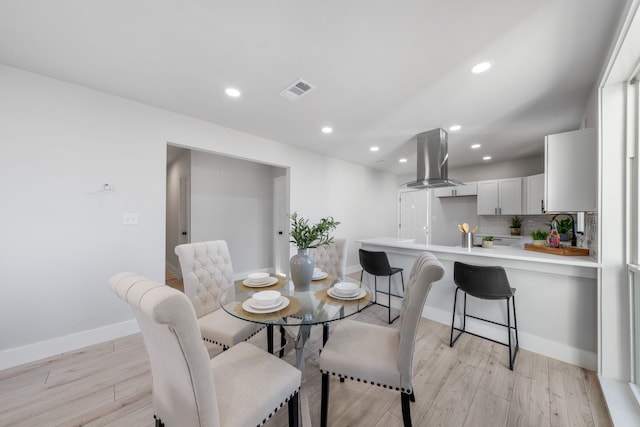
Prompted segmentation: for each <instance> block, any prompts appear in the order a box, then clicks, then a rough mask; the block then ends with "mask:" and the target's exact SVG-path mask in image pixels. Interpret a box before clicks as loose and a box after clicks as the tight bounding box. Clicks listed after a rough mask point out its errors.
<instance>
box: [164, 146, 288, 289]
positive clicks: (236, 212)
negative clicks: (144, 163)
mask: <svg viewBox="0 0 640 427" xmlns="http://www.w3.org/2000/svg"><path fill="white" fill-rule="evenodd" d="M166 167H167V174H166V178H167V183H166V191H167V194H166V234H165V240H166V242H165V246H166V248H165V250H166V255H165V262H166V269H167V272H170V273H171V274H173V275H174V276H176V277H177V278H181V277H182V274H181V271H180V264H179V260H178V257H177V255H175V252H174V249H175V247H176V246H177V245H179V244H183V243H190V242H201V241H208V240H225V241H226V242H227V245H228V246H229V252H230V255H231V261H232V265H233V271H234V279H238V278H242V277H245V276H246V274H248V273H250V272H252V271H256V270H263V271H269V272H271V273H281V274H287V272H288V269H286V271H282V268H283V267H282V266H285V267H284V268H286V266H287V265H288V258H287V259H286V262H285V261H283V260H282V258H283V257H284V256H285V255H284V254H288V253H289V242H288V240H289V238H288V237H289V233H288V227H286V228H285V225H286V224H288V212H289V186H288V176H289V174H288V168H285V167H280V166H276V165H269V164H264V163H260V162H255V161H252V160H247V159H239V158H235V157H231V156H226V155H224V154H218V153H212V152H206V151H201V150H195V149H190V148H184V147H179V146H175V145H171V144H167V164H166ZM285 221H286V222H285Z"/></svg>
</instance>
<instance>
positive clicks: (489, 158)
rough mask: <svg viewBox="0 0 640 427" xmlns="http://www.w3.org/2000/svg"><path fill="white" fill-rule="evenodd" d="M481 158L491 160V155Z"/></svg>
mask: <svg viewBox="0 0 640 427" xmlns="http://www.w3.org/2000/svg"><path fill="white" fill-rule="evenodd" d="M482 160H491V156H484V157H483V158H482Z"/></svg>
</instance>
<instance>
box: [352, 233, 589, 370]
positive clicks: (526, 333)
mask: <svg viewBox="0 0 640 427" xmlns="http://www.w3.org/2000/svg"><path fill="white" fill-rule="evenodd" d="M358 243H359V244H360V246H361V248H362V249H365V250H370V251H384V252H386V253H387V255H388V257H389V261H390V263H391V265H393V266H394V267H401V268H403V269H404V271H405V281H408V276H409V272H410V271H411V268H412V266H413V263H414V261H415V259H416V258H417V256H418V255H419V254H420V253H422V252H431V253H433V254H434V255H435V256H436V257H437V258H438V259H439V260H440V262H442V264H443V266H444V268H445V276H444V277H443V278H442V279H441V280H440V281H438V282H436V283H434V285H433V287H432V289H431V292H430V294H429V296H428V298H427V303H426V306H425V308H424V310H423V316H424V317H427V318H430V319H432V320H436V321H438V322H440V323H444V324H448V325H450V324H451V316H452V307H453V295H454V291H455V284H454V282H453V263H454V262H456V261H459V262H464V263H467V264H475V265H498V266H502V267H504V268H505V270H506V272H507V276H508V278H509V281H510V283H511V286H512V287H514V288H516V289H517V292H516V309H517V315H518V331H519V335H520V346H521V347H522V348H523V349H526V350H530V351H533V352H536V353H540V354H544V355H546V356H549V357H553V358H556V359H559V360H563V361H566V362H568V363H572V364H575V365H578V366H582V367H584V368H587V369H591V370H596V368H597V336H598V335H597V275H598V268H599V267H600V264H599V263H598V262H597V260H596V259H595V258H594V257H590V256H561V255H553V254H547V253H540V252H534V251H528V250H525V249H523V248H518V247H509V246H494V248H492V249H486V248H481V247H474V248H472V249H471V250H467V249H466V248H463V247H455V246H441V245H427V244H420V243H415V242H414V241H410V240H406V241H403V240H398V239H396V238H389V237H381V238H372V239H363V240H359V241H358ZM366 276H367V275H365V280H369V279H368V278H367V277H366ZM372 281H373V280H371V282H372ZM386 283H387V281H386V280H378V288H379V289H380V288H381V285H382V284H386ZM370 285H371V286H372V285H373V284H372V283H371V284H370ZM392 286H393V290H394V291H396V290H397V291H400V289H397V287H396V284H395V283H394V284H393V285H392ZM394 304H396V303H394ZM394 304H392V306H395V305H394ZM398 306H399V305H398ZM460 307H461V305H460ZM458 310H459V311H458V313H461V308H459V309H458ZM467 311H468V312H469V313H470V314H474V315H479V316H480V317H486V318H489V319H492V320H494V321H497V322H505V323H506V309H505V304H501V303H500V302H498V301H482V300H477V299H475V298H470V299H469V301H468V308H467ZM459 320H460V318H459V317H458V321H459ZM467 326H468V328H469V330H471V331H474V332H476V333H480V334H482V335H485V336H489V337H491V338H493V339H496V340H499V341H506V330H505V328H499V327H496V326H494V325H488V326H487V325H485V324H483V323H481V322H477V321H474V319H468V320H467ZM501 351H502V350H501ZM506 351H507V350H506V347H505V348H504V352H505V357H504V359H505V362H506V360H507V356H506ZM516 363H517V362H516Z"/></svg>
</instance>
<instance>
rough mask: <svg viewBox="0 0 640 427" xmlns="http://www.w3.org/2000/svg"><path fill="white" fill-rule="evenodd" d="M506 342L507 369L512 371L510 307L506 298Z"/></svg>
mask: <svg viewBox="0 0 640 427" xmlns="http://www.w3.org/2000/svg"><path fill="white" fill-rule="evenodd" d="M507 342H508V343H509V369H511V370H512V371H513V359H511V353H512V350H511V307H509V298H507Z"/></svg>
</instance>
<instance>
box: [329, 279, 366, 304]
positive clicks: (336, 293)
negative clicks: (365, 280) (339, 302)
mask: <svg viewBox="0 0 640 427" xmlns="http://www.w3.org/2000/svg"><path fill="white" fill-rule="evenodd" d="M327 293H328V294H329V296H331V297H333V298H338V299H345V300H351V299H360V298H362V297H364V296H365V295H367V292H366V291H365V290H364V289H362V288H360V287H359V286H358V285H357V284H355V283H352V282H338V283H336V284H335V285H333V286H332V287H331V288H329V289H328V290H327Z"/></svg>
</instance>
